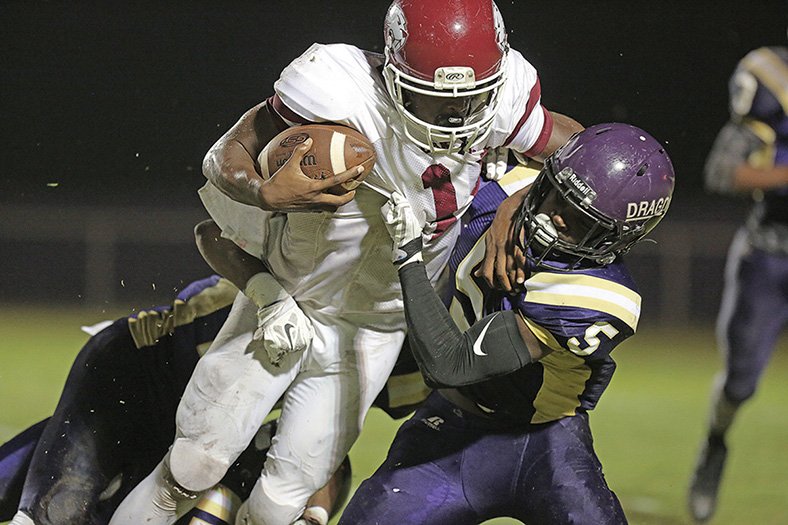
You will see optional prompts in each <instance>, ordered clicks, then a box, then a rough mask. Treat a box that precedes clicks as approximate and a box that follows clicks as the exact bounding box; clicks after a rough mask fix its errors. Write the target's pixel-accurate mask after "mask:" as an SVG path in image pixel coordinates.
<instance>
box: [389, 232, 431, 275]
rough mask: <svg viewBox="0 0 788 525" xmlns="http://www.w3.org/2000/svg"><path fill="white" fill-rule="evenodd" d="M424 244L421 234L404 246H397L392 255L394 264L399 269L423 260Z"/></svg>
mask: <svg viewBox="0 0 788 525" xmlns="http://www.w3.org/2000/svg"><path fill="white" fill-rule="evenodd" d="M423 246H424V245H423V242H422V239H421V235H419V236H418V237H417V238H415V239H411V240H410V241H408V242H406V243H405V244H403V245H402V246H397V247H396V248H395V250H394V254H393V256H392V262H393V263H394V266H396V267H397V269H398V270H399V269H402V268H403V267H405V266H406V265H408V264H412V263H415V262H423V261H424V257H423V256H422V254H421V252H422V250H423Z"/></svg>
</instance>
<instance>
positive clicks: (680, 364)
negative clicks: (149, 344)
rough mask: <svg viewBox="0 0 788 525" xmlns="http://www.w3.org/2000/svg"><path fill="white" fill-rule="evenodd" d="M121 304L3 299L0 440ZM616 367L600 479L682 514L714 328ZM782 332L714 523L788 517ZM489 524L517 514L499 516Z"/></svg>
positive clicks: (634, 354) (377, 420) (54, 387)
mask: <svg viewBox="0 0 788 525" xmlns="http://www.w3.org/2000/svg"><path fill="white" fill-rule="evenodd" d="M118 314H119V312H103V313H101V312H100V313H96V312H89V311H73V310H69V311H62V310H31V309H18V308H9V307H5V308H3V307H0V442H2V441H5V440H6V439H8V438H9V437H11V436H12V435H14V434H15V433H16V432H18V431H19V430H21V429H22V428H24V427H26V426H28V425H29V424H31V423H33V422H35V421H38V420H39V419H41V418H43V417H45V416H47V415H48V414H50V413H51V411H52V410H53V408H54V406H55V404H56V402H57V399H58V396H59V392H60V389H61V387H62V385H63V382H64V380H65V377H66V374H67V373H68V369H69V366H70V364H71V361H72V360H73V358H74V355H75V354H76V353H77V351H78V350H79V348H80V346H81V345H82V343H83V342H84V341H85V340H86V336H85V335H84V334H82V333H81V332H80V331H79V326H80V325H81V324H86V323H93V322H96V321H99V320H101V319H103V318H111V317H114V316H115V315H118ZM616 355H617V360H618V363H619V368H618V372H617V374H616V376H615V378H614V380H613V383H612V384H611V386H610V388H609V390H608V392H607V393H606V394H605V396H604V397H603V399H602V401H601V403H600V406H599V408H598V409H597V410H596V411H595V412H594V413H593V414H592V418H591V424H592V428H593V431H594V435H595V439H596V449H597V452H598V454H599V456H600V458H601V459H602V462H603V464H604V466H605V472H606V475H607V479H608V482H609V483H610V485H611V486H612V487H613V489H614V490H615V491H616V492H617V494H618V495H619V497H620V498H621V500H622V502H623V504H624V507H625V509H626V511H627V515H628V517H629V521H630V523H632V524H633V525H638V524H643V525H656V524H659V525H675V524H689V523H691V520H690V518H689V515H688V513H687V511H686V505H685V492H686V488H687V483H688V478H689V475H690V471H691V468H692V465H693V462H694V458H695V453H696V451H697V448H698V445H699V442H700V439H701V434H702V431H703V424H704V420H705V417H706V404H707V398H708V390H709V385H710V384H711V380H712V377H713V375H714V373H715V371H716V369H717V367H718V363H719V359H718V356H717V354H716V351H715V350H714V346H713V336H712V333H711V329H710V328H709V329H708V330H700V329H696V330H690V331H686V332H682V331H675V330H643V331H641V333H640V334H638V335H637V336H636V337H635V338H634V339H633V340H632V341H630V342H629V343H626V344H625V345H624V346H622V347H621V348H619V349H618V350H616ZM786 378H788V340H786V339H785V338H784V339H783V340H782V341H781V344H780V345H779V347H778V350H777V352H776V353H775V356H774V358H773V360H772V363H771V364H770V367H769V369H768V370H767V372H766V375H765V377H764V379H763V383H762V385H761V388H760V390H759V391H758V393H757V395H756V397H755V398H754V399H753V400H752V401H751V402H750V403H749V404H748V405H747V406H746V407H745V408H744V409H743V410H742V413H741V415H740V417H739V419H738V420H737V422H736V425H735V427H734V428H733V430H732V432H731V435H730V438H729V448H730V450H731V455H730V460H729V464H728V467H727V471H726V475H725V482H724V484H723V487H722V491H721V501H720V506H719V509H718V513H717V515H716V516H715V518H714V520H712V522H711V523H713V524H715V525H742V524H752V525H756V524H757V525H777V524H784V523H788V503H786V501H787V500H788V498H786V496H788V409H786V407H788V380H786ZM396 427H397V424H396V423H395V422H392V421H390V420H388V419H387V418H386V416H384V415H382V413H381V412H379V411H374V412H373V414H372V415H371V416H370V418H369V419H368V421H367V425H366V427H365V430H364V433H363V434H362V437H361V439H360V441H359V442H358V443H357V444H356V446H355V447H354V449H353V450H352V452H351V459H352V461H353V474H354V483H355V484H358V483H359V482H360V481H361V480H362V479H364V478H365V477H366V476H368V475H369V474H370V473H371V472H372V471H373V470H374V468H375V467H376V465H377V464H378V463H379V462H380V460H381V459H382V457H383V455H384V454H385V451H386V449H387V445H388V443H389V441H390V440H391V437H392V436H393V433H394V431H395V430H396ZM489 523H490V524H492V523H494V524H496V525H503V524H507V523H515V522H514V521H512V520H506V519H499V520H494V521H492V522H489Z"/></svg>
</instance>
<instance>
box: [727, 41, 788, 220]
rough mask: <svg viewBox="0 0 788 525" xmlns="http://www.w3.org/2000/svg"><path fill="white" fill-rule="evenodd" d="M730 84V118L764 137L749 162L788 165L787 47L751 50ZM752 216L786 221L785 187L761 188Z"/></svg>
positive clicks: (787, 200) (787, 196)
mask: <svg viewBox="0 0 788 525" xmlns="http://www.w3.org/2000/svg"><path fill="white" fill-rule="evenodd" d="M729 88H730V105H731V113H732V115H733V119H734V120H737V121H741V122H742V123H744V124H745V125H746V126H747V127H749V128H750V129H751V130H752V131H753V132H754V133H755V134H756V135H757V136H758V137H759V138H760V139H761V140H762V141H763V147H761V148H760V149H758V150H757V151H755V152H753V153H752V155H750V159H749V161H750V163H751V164H753V165H754V166H755V167H758V168H770V167H772V166H774V165H788V48H786V47H761V48H758V49H755V50H753V51H750V52H749V53H748V54H747V55H746V56H745V57H744V58H742V59H741V61H739V64H738V66H737V67H736V70H735V71H734V73H733V75H732V76H731V80H730V83H729ZM753 219H754V220H755V221H756V222H758V223H760V224H762V225H770V224H779V225H783V226H786V225H788V187H786V186H783V187H781V188H778V189H774V190H770V191H767V192H764V199H763V201H761V202H759V203H758V205H757V209H756V213H755V214H754V215H753ZM753 219H751V220H753Z"/></svg>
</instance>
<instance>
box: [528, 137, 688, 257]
mask: <svg viewBox="0 0 788 525" xmlns="http://www.w3.org/2000/svg"><path fill="white" fill-rule="evenodd" d="M674 179H675V175H674V173H673V165H672V164H671V162H670V158H669V157H668V155H667V153H666V152H665V149H664V148H663V147H662V145H661V144H660V143H659V142H657V141H656V140H655V139H654V138H653V137H652V136H651V135H649V134H648V133H646V132H645V131H643V130H642V129H640V128H637V127H635V126H631V125H629V124H620V123H611V124H597V125H595V126H591V127H589V128H587V129H585V130H583V131H581V132H580V133H577V134H575V135H573V136H572V137H571V138H570V139H569V141H568V142H567V143H566V144H565V145H564V146H562V147H561V149H559V150H558V151H556V152H555V153H553V155H551V156H550V157H549V158H548V159H547V160H546V161H545V165H544V168H543V169H542V171H541V172H540V174H539V176H538V177H537V178H536V180H535V181H534V184H533V186H532V187H531V190H530V191H529V193H528V195H527V196H526V198H525V201H524V202H523V204H522V206H520V209H519V210H518V213H517V217H516V222H515V235H516V237H515V239H516V241H517V242H518V243H519V245H520V247H521V248H522V249H523V252H524V253H525V254H526V257H528V258H529V259H530V260H531V261H532V262H534V263H535V264H536V265H537V266H541V267H546V268H550V269H557V270H571V269H574V268H576V267H577V266H578V265H579V264H581V263H582V262H583V261H586V262H590V263H594V264H609V263H611V262H612V261H613V260H614V259H615V258H616V256H617V255H620V254H623V253H626V252H627V251H628V250H629V249H630V248H631V247H632V246H633V245H634V244H635V243H637V242H638V241H640V240H641V239H642V238H643V237H644V236H645V235H646V234H648V233H649V232H650V231H651V230H652V229H653V228H654V227H655V226H656V225H657V223H659V221H660V220H661V219H662V217H664V215H665V213H666V212H667V210H668V207H669V206H670V200H671V196H672V194H673V185H674ZM550 203H559V204H560V206H561V207H563V208H564V209H566V208H568V207H571V208H572V214H573V216H574V217H575V218H576V219H575V220H577V221H578V222H581V223H583V224H585V225H588V227H587V229H586V230H585V231H583V235H582V238H579V239H575V240H572V241H569V240H567V239H563V238H561V236H560V235H559V232H558V231H557V229H556V227H555V225H554V223H553V219H552V215H553V214H554V213H556V210H555V209H552V207H551V206H553V205H551V204H550Z"/></svg>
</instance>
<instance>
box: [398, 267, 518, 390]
mask: <svg viewBox="0 0 788 525" xmlns="http://www.w3.org/2000/svg"><path fill="white" fill-rule="evenodd" d="M399 278H400V282H401V283H402V294H403V297H404V300H405V318H406V319H407V322H408V338H409V339H410V345H411V348H412V350H413V355H414V357H415V358H416V362H417V363H418V365H419V368H420V369H421V373H422V375H424V379H425V380H426V382H427V385H429V386H430V387H432V388H447V387H460V386H465V385H472V384H474V383H480V382H482V381H485V380H487V379H490V378H493V377H497V376H501V375H505V374H508V373H510V372H514V371H515V370H519V369H520V368H522V367H523V366H525V365H527V364H528V363H530V362H532V358H531V354H530V353H529V352H528V347H527V346H526V344H525V341H523V338H522V336H521V335H520V331H519V329H518V328H517V319H516V314H515V313H514V312H511V311H504V312H495V313H494V314H492V315H488V316H487V317H485V318H484V319H482V320H481V321H479V322H477V323H475V324H474V325H473V326H471V327H470V328H469V329H468V330H467V331H466V332H465V333H463V332H461V331H460V329H459V328H457V325H455V324H454V321H452V319H451V316H450V315H449V312H448V311H447V310H446V307H445V306H444V305H443V303H442V302H441V300H440V299H439V298H438V294H436V293H435V290H433V288H432V285H431V284H430V281H429V279H428V278H427V271H426V269H425V267H424V263H421V262H417V263H411V264H407V265H405V266H404V267H403V268H401V269H400V271H399Z"/></svg>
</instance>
